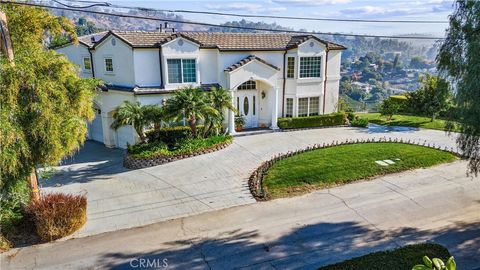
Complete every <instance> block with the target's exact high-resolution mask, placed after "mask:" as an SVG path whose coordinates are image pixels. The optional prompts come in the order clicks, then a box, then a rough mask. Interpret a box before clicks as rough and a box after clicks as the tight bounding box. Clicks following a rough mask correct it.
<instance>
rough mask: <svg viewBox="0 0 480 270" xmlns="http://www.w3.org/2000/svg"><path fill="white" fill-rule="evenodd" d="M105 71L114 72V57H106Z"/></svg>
mask: <svg viewBox="0 0 480 270" xmlns="http://www.w3.org/2000/svg"><path fill="white" fill-rule="evenodd" d="M105 71H106V72H113V59H112V58H105Z"/></svg>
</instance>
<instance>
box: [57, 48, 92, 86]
mask: <svg viewBox="0 0 480 270" xmlns="http://www.w3.org/2000/svg"><path fill="white" fill-rule="evenodd" d="M56 51H57V52H58V53H61V54H63V55H65V56H66V57H67V58H68V60H69V61H70V62H72V63H73V64H75V65H77V66H78V68H79V72H80V76H81V77H83V78H90V77H92V71H91V70H85V69H84V66H83V58H84V57H88V58H90V54H89V52H88V48H87V47H85V46H84V45H81V44H77V45H73V44H72V45H68V46H65V47H62V48H58V49H56Z"/></svg>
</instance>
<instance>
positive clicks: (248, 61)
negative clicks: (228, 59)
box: [224, 55, 280, 72]
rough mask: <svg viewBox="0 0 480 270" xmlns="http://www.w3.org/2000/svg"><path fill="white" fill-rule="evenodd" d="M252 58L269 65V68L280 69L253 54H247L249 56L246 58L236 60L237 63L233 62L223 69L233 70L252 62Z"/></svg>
mask: <svg viewBox="0 0 480 270" xmlns="http://www.w3.org/2000/svg"><path fill="white" fill-rule="evenodd" d="M253 60H257V61H259V62H261V63H263V64H265V65H267V66H269V67H271V68H273V69H276V70H280V69H279V68H278V67H276V66H274V65H272V64H270V63H268V62H267V61H265V60H263V59H261V58H259V57H257V56H255V55H249V56H247V57H246V58H244V59H242V60H240V61H238V62H237V63H235V64H233V65H231V66H229V67H227V68H226V69H225V70H224V71H227V72H231V71H234V70H236V69H237V68H239V67H242V66H244V65H246V64H247V63H250V62H252V61H253Z"/></svg>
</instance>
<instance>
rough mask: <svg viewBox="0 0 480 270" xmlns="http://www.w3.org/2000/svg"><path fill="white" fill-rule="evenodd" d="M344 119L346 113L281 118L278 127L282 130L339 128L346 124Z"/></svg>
mask: <svg viewBox="0 0 480 270" xmlns="http://www.w3.org/2000/svg"><path fill="white" fill-rule="evenodd" d="M344 118H345V115H344V113H332V114H324V115H318V116H308V117H296V118H279V119H278V126H279V127H280V128H281V129H292V128H310V127H328V126H339V125H343V124H344V123H345V122H344Z"/></svg>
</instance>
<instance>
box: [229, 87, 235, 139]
mask: <svg viewBox="0 0 480 270" xmlns="http://www.w3.org/2000/svg"><path fill="white" fill-rule="evenodd" d="M229 92H230V97H231V102H232V104H235V91H234V90H230V91H229ZM228 134H230V135H234V134H235V113H234V112H233V111H232V110H228Z"/></svg>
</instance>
